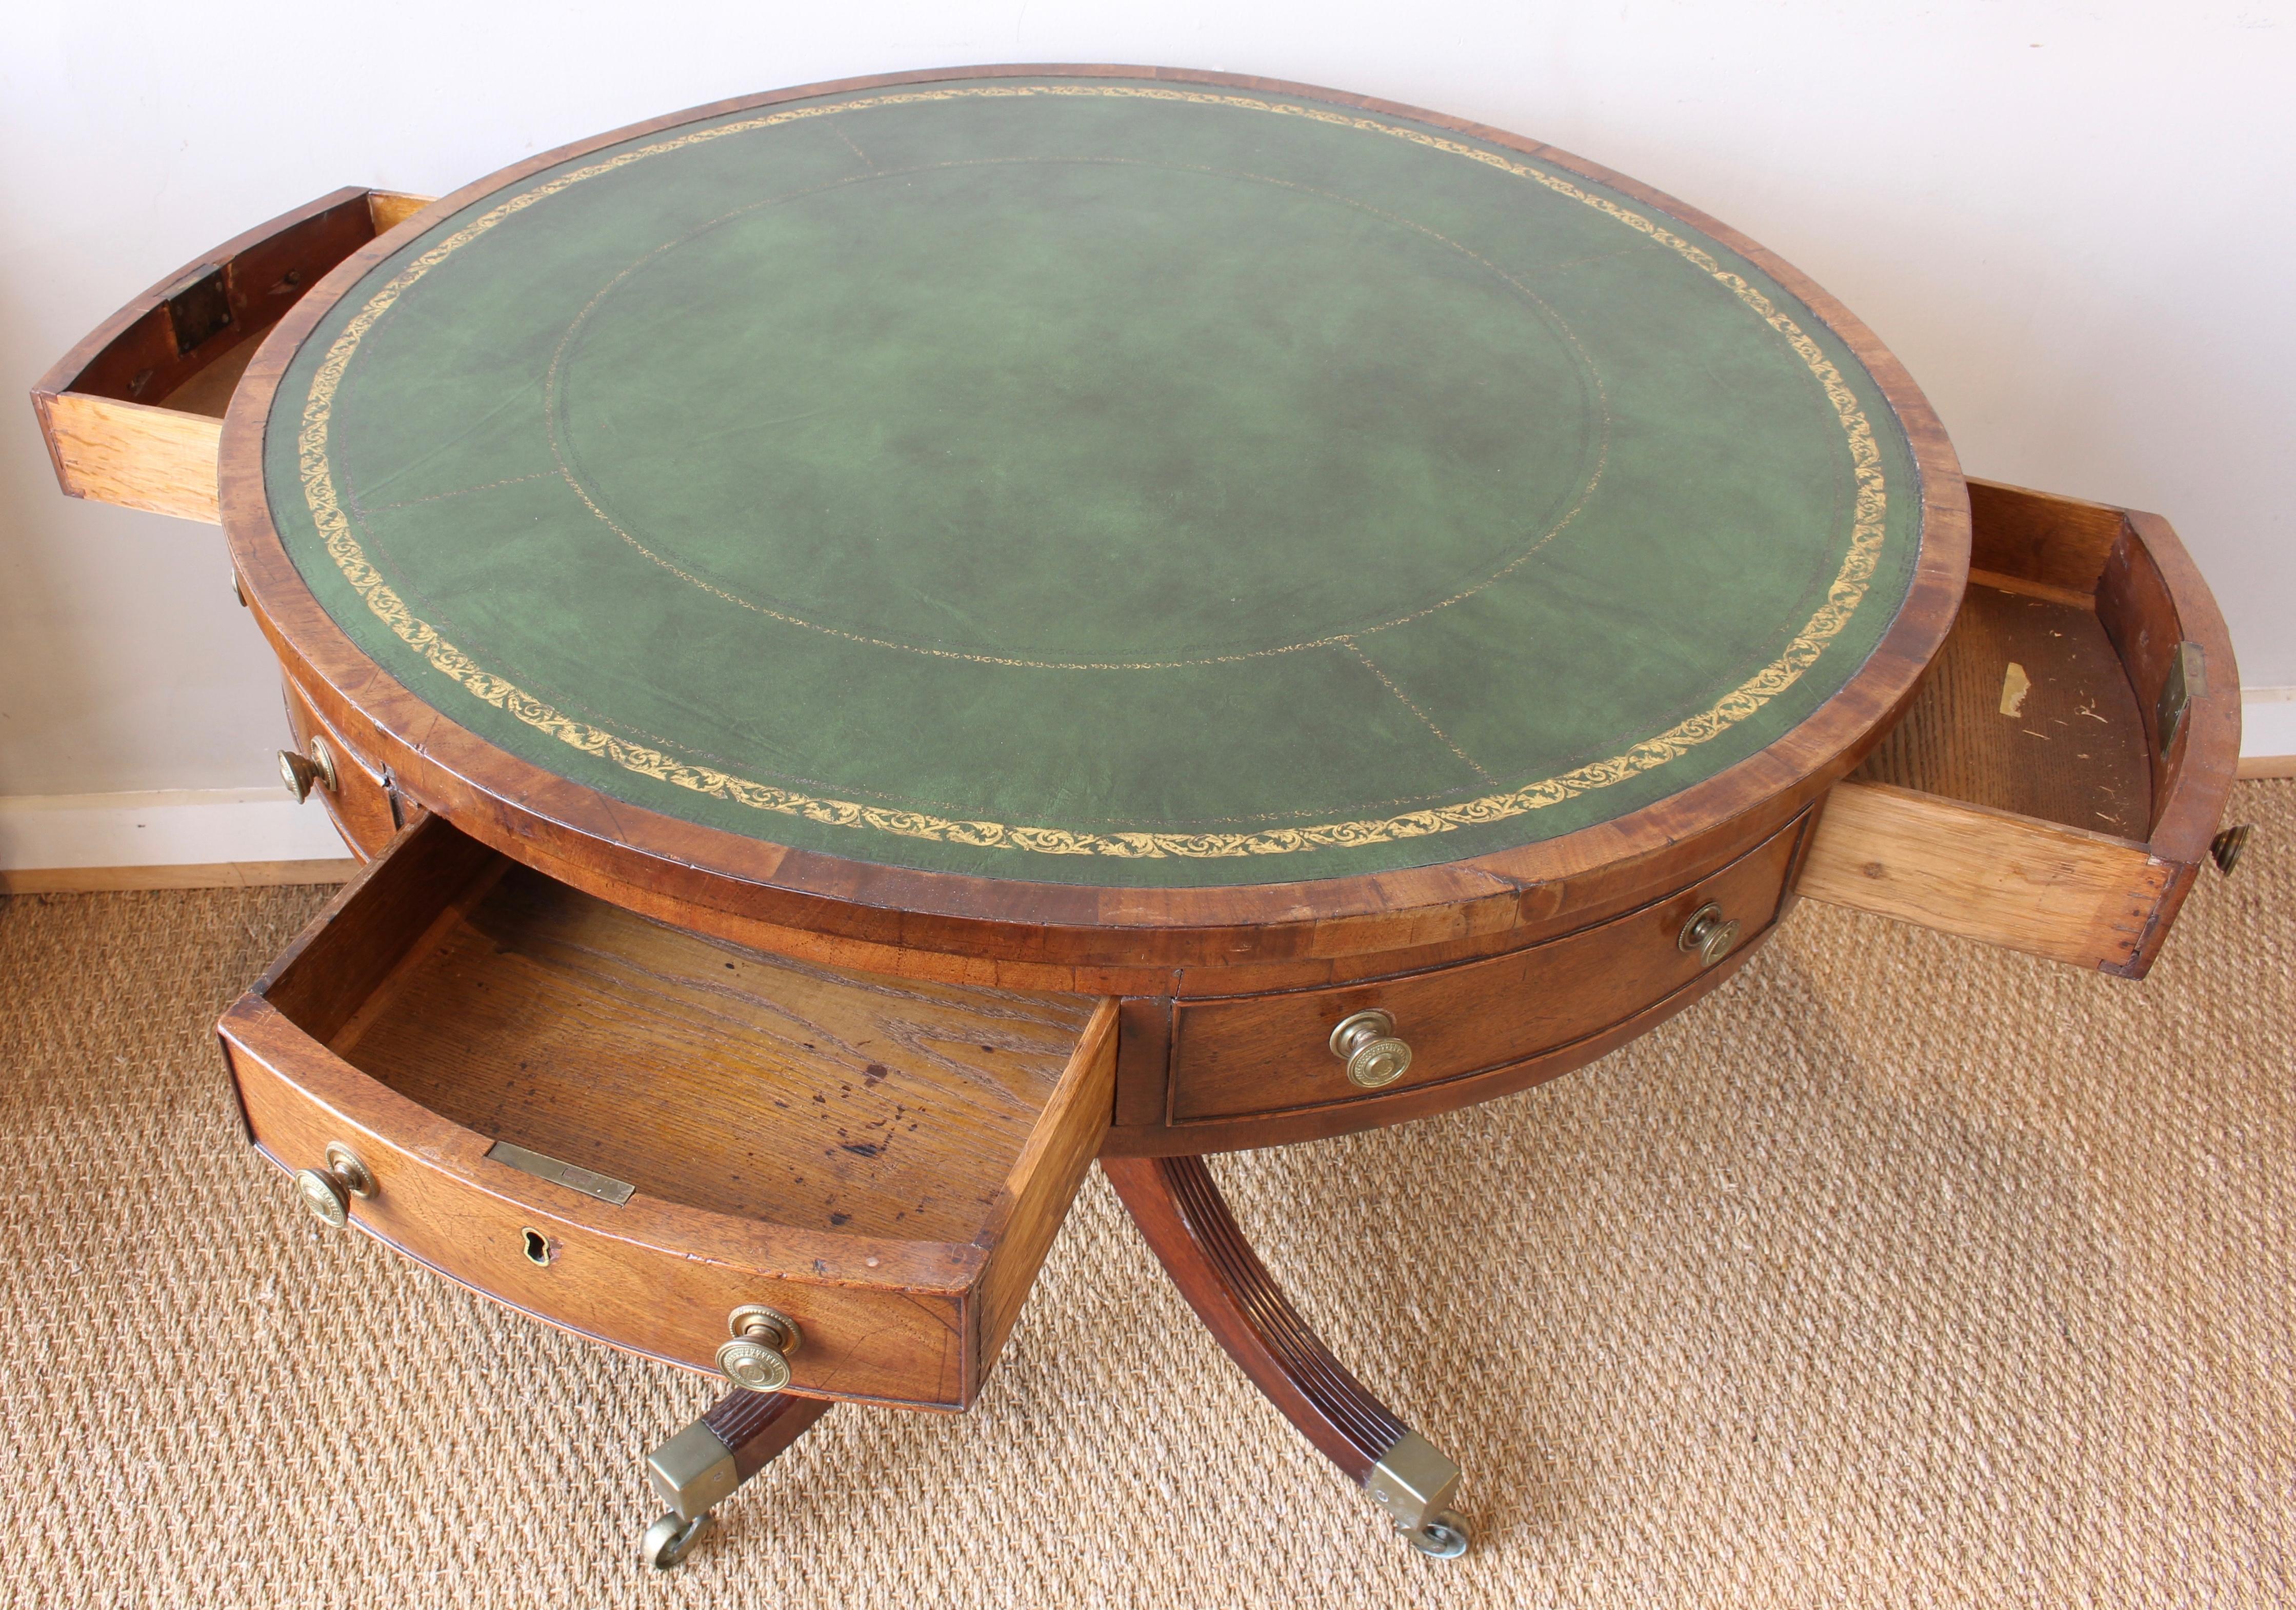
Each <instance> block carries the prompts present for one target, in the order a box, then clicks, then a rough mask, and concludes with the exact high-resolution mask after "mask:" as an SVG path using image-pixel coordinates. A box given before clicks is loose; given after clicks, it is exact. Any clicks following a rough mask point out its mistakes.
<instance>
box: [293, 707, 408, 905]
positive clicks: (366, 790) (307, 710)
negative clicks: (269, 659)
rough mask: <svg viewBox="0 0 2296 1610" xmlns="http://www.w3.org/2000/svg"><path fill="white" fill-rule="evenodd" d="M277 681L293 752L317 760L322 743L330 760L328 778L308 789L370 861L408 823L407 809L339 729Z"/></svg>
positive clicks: (353, 846)
mask: <svg viewBox="0 0 2296 1610" xmlns="http://www.w3.org/2000/svg"><path fill="white" fill-rule="evenodd" d="M281 686H283V689H284V690H285V694H286V701H287V726H288V729H289V730H290V731H291V732H292V733H293V734H294V735H295V748H296V751H297V752H298V753H299V754H302V755H305V756H307V757H311V758H314V759H316V757H317V756H318V755H319V753H320V752H321V751H320V748H319V747H318V746H324V752H325V754H326V756H327V758H328V760H329V765H328V767H327V773H328V777H326V778H322V779H321V780H319V781H318V782H316V783H314V784H312V788H311V792H312V793H315V794H316V795H317V796H318V798H319V800H320V801H321V802H322V803H323V804H324V805H325V806H326V808H327V814H328V815H329V816H330V817H333V818H334V824H335V831H336V832H337V833H340V834H342V835H343V842H344V843H346V844H348V845H349V846H350V847H351V850H352V851H353V852H354V853H355V854H357V857H358V858H359V859H360V860H362V861H367V860H373V858H375V857H376V856H377V855H380V854H381V852H382V849H383V846H384V845H386V844H388V843H389V842H390V841H391V839H392V837H393V836H394V835H396V834H398V830H399V829H400V828H402V827H404V826H406V821H405V820H404V819H403V818H404V817H405V816H406V814H407V811H406V808H405V807H404V806H403V805H402V804H401V802H400V801H399V799H398V795H397V794H396V793H394V792H393V791H392V789H391V786H390V782H389V778H387V777H385V776H382V775H381V773H380V772H377V771H375V770H373V769H372V768H369V767H368V765H367V763H366V761H365V760H363V759H362V758H360V755H359V752H358V751H357V749H355V748H353V747H352V746H351V744H350V743H348V742H347V741H346V740H345V739H344V737H343V735H342V734H341V733H340V732H339V731H337V730H336V729H335V727H333V726H332V725H331V724H330V723H329V722H328V721H327V720H326V719H325V718H324V717H322V716H321V715H320V714H319V713H318V712H317V711H315V710H313V709H312V708H311V705H310V702H309V701H308V700H307V699H305V698H304V697H303V694H302V691H301V690H300V689H299V688H298V687H297V686H295V684H294V683H293V682H291V681H285V680H283V681H282V684H281ZM328 778H332V780H328Z"/></svg>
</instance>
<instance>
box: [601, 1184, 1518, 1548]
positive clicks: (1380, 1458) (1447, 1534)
mask: <svg viewBox="0 0 2296 1610" xmlns="http://www.w3.org/2000/svg"><path fill="white" fill-rule="evenodd" d="M1100 1166H1101V1169H1102V1171H1103V1172H1104V1173H1106V1174H1107V1176H1108V1179H1109V1183H1110V1184H1111V1185H1113V1186H1114V1187H1116V1194H1117V1195H1118V1197H1119V1198H1120V1199H1121V1200H1122V1202H1123V1203H1124V1206H1125V1209H1126V1211H1127V1212H1129V1213H1130V1214H1131V1215H1132V1221H1133V1223H1135V1224H1136V1225H1137V1226H1138V1227H1139V1228H1140V1233H1141V1235H1142V1236H1144V1238H1145V1239H1146V1240H1147V1243H1148V1245H1149V1247H1150V1249H1151V1250H1152V1251H1153V1252H1154V1253H1155V1254H1156V1257H1157V1261H1159V1262H1160V1263H1162V1264H1163V1266H1164V1272H1165V1273H1166V1274H1168V1275H1169V1276H1170V1277H1172V1282H1173V1284H1174V1285H1176V1286H1178V1287H1179V1288H1180V1294H1181V1295H1183V1296H1185V1298H1187V1300H1188V1305H1189V1306H1190V1307H1192V1308H1193V1309H1194V1310H1196V1317H1197V1318H1200V1319H1201V1320H1202V1321H1203V1322H1204V1325H1205V1327H1207V1328H1208V1329H1210V1332H1211V1333H1212V1335H1214V1336H1216V1337H1217V1338H1218V1340H1219V1344H1220V1345H1221V1346H1222V1347H1224V1348H1226V1349H1227V1353H1228V1357H1230V1358H1231V1359H1234V1360H1235V1361H1236V1363H1237V1364H1239V1365H1241V1366H1242V1368H1243V1373H1244V1374H1245V1375H1247V1376H1251V1381H1252V1384H1254V1385H1256V1386H1258V1387H1259V1390H1260V1391H1261V1392H1263V1393H1264V1394H1266V1396H1267V1400H1268V1401H1269V1402H1271V1403H1273V1404H1275V1407H1276V1408H1278V1409H1282V1410H1283V1414H1284V1417H1286V1418H1287V1419H1289V1420H1290V1421H1291V1422H1292V1425H1296V1426H1298V1427H1299V1428H1300V1434H1301V1435H1303V1436H1305V1437H1306V1438H1307V1439H1308V1441H1309V1442H1312V1443H1314V1444H1315V1445H1316V1450H1317V1451H1319V1452H1321V1453H1322V1454H1323V1455H1324V1458H1328V1459H1330V1460H1331V1461H1332V1463H1333V1464H1334V1465H1336V1466H1339V1467H1340V1469H1341V1472H1342V1473H1343V1474H1345V1475H1346V1476H1347V1478H1348V1479H1349V1481H1351V1482H1353V1483H1356V1484H1357V1486H1359V1487H1361V1488H1362V1489H1363V1490H1364V1492H1365V1496H1366V1497H1368V1498H1369V1499H1371V1501H1372V1502H1373V1503H1374V1504H1376V1505H1378V1506H1379V1507H1380V1508H1381V1509H1382V1510H1383V1511H1385V1512H1386V1514H1387V1515H1388V1516H1389V1517H1390V1519H1392V1520H1393V1521H1394V1523H1395V1527H1396V1530H1397V1531H1398V1532H1401V1533H1402V1534H1403V1537H1404V1540H1406V1542H1408V1543H1409V1544H1410V1545H1411V1546H1412V1547H1413V1548H1416V1549H1418V1550H1419V1551H1420V1552H1422V1553H1423V1554H1429V1555H1432V1556H1434V1557H1437V1558H1439V1559H1456V1558H1457V1557H1459V1556H1460V1555H1463V1554H1464V1553H1465V1552H1466V1551H1467V1547H1468V1545H1469V1543H1470V1542H1471V1541H1472V1533H1471V1532H1470V1531H1469V1529H1468V1526H1467V1524H1466V1522H1465V1521H1464V1520H1462V1519H1461V1518H1460V1517H1459V1516H1456V1515H1455V1514H1454V1513H1452V1511H1451V1508H1450V1504H1451V1499H1452V1496H1453V1494H1454V1493H1455V1491H1456V1490H1457V1487H1458V1484H1459V1467H1458V1466H1457V1465H1456V1464H1454V1463H1453V1462H1452V1461H1451V1460H1450V1459H1448V1458H1446V1457H1445V1456H1444V1455H1443V1454H1441V1453H1439V1452H1438V1451H1437V1450H1436V1449H1435V1448H1434V1447H1433V1446H1432V1445H1431V1443H1429V1442H1428V1441H1427V1440H1426V1439H1425V1438H1424V1437H1423V1436H1421V1435H1420V1434H1419V1433H1417V1432H1415V1431H1414V1430H1412V1429H1411V1427H1409V1426H1408V1425H1405V1424H1404V1423H1403V1422H1402V1421H1401V1420H1400V1419H1398V1418H1397V1417H1396V1416H1395V1414H1394V1412H1393V1411H1392V1410H1390V1409H1389V1408H1388V1407H1387V1405H1385V1404H1384V1403H1382V1402H1381V1401H1379V1400H1378V1399H1377V1398H1375V1397H1374V1396H1373V1395H1372V1394H1371V1392H1370V1391H1369V1390H1368V1389H1366V1388H1365V1385H1364V1384H1363V1383H1362V1382H1360V1381H1358V1380H1357V1379H1356V1378H1355V1376H1353V1375H1351V1374H1349V1371H1348V1369H1347V1367H1346V1366H1344V1365H1342V1364H1341V1362H1340V1361H1339V1360H1338V1359H1335V1358H1333V1356H1332V1351H1331V1350H1330V1349H1329V1348H1327V1347H1325V1346H1324V1343H1323V1340H1322V1338H1320V1337H1318V1336H1317V1335H1316V1333H1315V1332H1314V1331H1313V1330H1312V1329H1310V1328H1309V1327H1308V1322H1307V1321H1306V1320H1305V1319H1303V1318H1300V1311H1299V1310H1297V1309H1295V1308H1293V1307H1292V1303H1291V1302H1290V1300H1289V1299H1287V1298H1286V1297H1285V1296H1284V1295H1283V1291H1282V1290H1281V1289H1280V1288H1279V1287H1278V1286H1276V1284H1275V1279H1274V1277H1271V1276H1270V1275H1269V1274H1268V1272H1267V1265H1265V1264H1263V1263H1262V1262H1260V1261H1259V1254H1257V1253H1254V1252H1253V1251H1252V1250H1251V1244H1250V1243H1249V1242H1247V1241H1245V1239H1244V1238H1243V1232H1242V1229H1241V1228H1238V1227H1237V1225H1236V1222H1235V1216H1234V1214H1233V1213H1231V1212H1228V1206H1227V1201H1226V1198H1225V1197H1223V1196H1222V1195H1220V1193H1219V1187H1218V1185H1216V1184H1214V1183H1213V1181H1212V1176H1211V1171H1210V1169H1209V1168H1207V1167H1206V1166H1205V1164H1204V1160H1203V1159H1202V1158H1201V1157H1104V1158H1103V1159H1102V1160H1101V1165H1100ZM829 1408H830V1405H829V1403H828V1402H827V1401H824V1400H820V1399H814V1398H798V1397H791V1396H789V1395H787V1394H785V1393H781V1392H770V1393H768V1392H740V1391H736V1392H730V1393H728V1394H727V1395H726V1397H724V1398H722V1399H720V1400H719V1401H717V1403H716V1404H714V1405H713V1406H712V1407H711V1408H710V1409H709V1412H708V1413H706V1414H704V1415H703V1416H702V1417H701V1419H699V1420H697V1421H695V1422H694V1423H693V1425H689V1426H687V1427H686V1428H685V1430H684V1431H681V1432H679V1433H677V1434H676V1436H674V1437H672V1438H670V1439H669V1441H668V1442H664V1443H663V1444H662V1445H661V1446H660V1447H659V1448H657V1449H655V1450H653V1452H652V1454H650V1455H649V1456H647V1459H646V1466H647V1472H648V1474H651V1475H652V1478H653V1483H654V1485H655V1487H656V1488H657V1489H658V1490H659V1491H660V1492H661V1494H662V1496H663V1497H664V1498H665V1499H668V1500H669V1503H670V1508H669V1510H668V1513H666V1514H664V1515H663V1516H661V1517H660V1519H659V1520H657V1521H655V1522H654V1524H652V1526H650V1527H648V1528H647V1529H646V1534H645V1540H644V1544H643V1545H642V1548H641V1552H642V1553H643V1554H644V1557H645V1559H646V1561H647V1563H648V1564H650V1565H653V1566H654V1567H656V1568H657V1569H659V1570H664V1571H667V1570H668V1569H670V1568H671V1567H673V1566H675V1565H678V1564H680V1563H681V1562H682V1561H683V1560H684V1559H685V1556H686V1553H687V1551H688V1550H690V1549H691V1548H693V1546H694V1545H695V1544H696V1543H698V1542H700V1541H701V1539H702V1538H703V1536H705V1535H706V1534H707V1533H708V1532H709V1527H710V1524H711V1521H710V1512H711V1509H712V1507H714V1506H716V1505H717V1504H719V1503H722V1502H723V1501H724V1500H725V1499H728V1498H730V1497H732V1496H733V1494H734V1491H735V1490H736V1489H738V1488H739V1487H740V1486H741V1485H742V1483H744V1482H747V1481H748V1480H749V1479H750V1477H751V1476H753V1475H755V1474H758V1472H759V1471H760V1470H763V1469H764V1468H765V1467H766V1466H767V1465H768V1464H770V1463H772V1462H773V1460H774V1459H775V1458H777V1457H779V1455H780V1454H781V1453H782V1451H783V1450H785V1449H787V1448H788V1447H789V1446H790V1445H791V1443H793V1442H796V1441H797V1440H798V1438H799V1437H800V1436H802V1435H804V1434H805V1433H806V1431H807V1430H808V1428H809V1427H810V1426H811V1425H813V1423H814V1422H815V1421H816V1420H817V1419H819V1418H820V1417H822V1416H823V1415H824V1413H826V1412H827V1411H828V1409H829Z"/></svg>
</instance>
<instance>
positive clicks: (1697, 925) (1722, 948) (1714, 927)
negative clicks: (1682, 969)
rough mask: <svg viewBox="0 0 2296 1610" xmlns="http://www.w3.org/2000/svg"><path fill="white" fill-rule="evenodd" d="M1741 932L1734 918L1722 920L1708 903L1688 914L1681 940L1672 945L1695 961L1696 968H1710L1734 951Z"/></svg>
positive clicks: (1720, 915)
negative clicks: (1698, 966) (1679, 948)
mask: <svg viewBox="0 0 2296 1610" xmlns="http://www.w3.org/2000/svg"><path fill="white" fill-rule="evenodd" d="M1741 932H1743V929H1742V928H1741V927H1740V926H1739V924H1738V919H1737V918H1736V917H1734V916H1731V917H1726V916H1723V915H1722V908H1721V907H1719V906H1718V905H1716V904H1715V903H1714V902H1713V901H1712V900H1709V901H1707V902H1706V904H1704V905H1703V906H1701V907H1700V908H1698V909H1697V910H1695V911H1693V912H1692V913H1691V914H1690V920H1689V921H1688V922H1686V923H1685V924H1683V925H1682V938H1681V939H1680V940H1678V941H1676V942H1677V943H1678V944H1679V945H1680V946H1681V947H1682V948H1683V949H1684V950H1685V951H1686V952H1687V953H1689V954H1690V955H1692V956H1694V957H1697V958H1698V965H1700V966H1702V967H1710V966H1712V965H1714V964H1715V963H1717V962H1718V961H1720V960H1721V959H1722V958H1723V957H1726V956H1727V955H1729V954H1730V952H1731V951H1732V950H1733V949H1735V948H1736V946H1737V943H1738V935H1739V934H1740V933H1741Z"/></svg>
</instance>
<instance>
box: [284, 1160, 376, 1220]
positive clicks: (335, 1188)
mask: <svg viewBox="0 0 2296 1610" xmlns="http://www.w3.org/2000/svg"><path fill="white" fill-rule="evenodd" d="M295 1194H296V1195H298V1196H300V1197H301V1198H302V1199H303V1205H304V1206H305V1207H307V1208H309V1209H310V1210H311V1216H312V1217H313V1218H315V1219H316V1220H318V1221H319V1222H320V1223H321V1224H324V1225H325V1226H326V1227H327V1228H329V1229H331V1230H339V1229H340V1228H343V1226H345V1225H346V1224H348V1223H349V1222H350V1220H351V1198H352V1197H354V1196H372V1195H374V1176H373V1174H371V1173H369V1172H367V1167H366V1164H365V1163H363V1162H360V1161H359V1160H358V1154H357V1153H356V1152H354V1151H352V1150H351V1149H350V1147H348V1146H345V1145H344V1144H343V1143H342V1142H341V1141H340V1140H335V1141H330V1142H329V1143H328V1144H327V1166H326V1167H325V1168H324V1169H299V1170H297V1171H296V1174H295Z"/></svg>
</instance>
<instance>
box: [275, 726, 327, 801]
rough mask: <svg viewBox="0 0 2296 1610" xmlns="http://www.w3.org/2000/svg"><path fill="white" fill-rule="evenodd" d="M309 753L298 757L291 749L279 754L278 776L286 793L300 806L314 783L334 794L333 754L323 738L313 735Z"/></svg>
mask: <svg viewBox="0 0 2296 1610" xmlns="http://www.w3.org/2000/svg"><path fill="white" fill-rule="evenodd" d="M310 747H311V752H310V753H309V754H307V755H299V754H297V753H296V752H294V751H293V750H291V749H283V750H281V751H280V752H279V776H280V777H281V778H282V779H283V781H284V782H285V783H286V784H287V792H288V793H291V794H293V795H294V796H295V802H296V803H297V804H301V803H302V802H303V801H305V800H307V799H309V798H310V797H311V785H312V784H314V783H316V784H318V785H319V786H320V787H322V788H324V789H325V790H326V791H327V792H328V793H334V792H335V752H334V751H333V750H332V749H329V748H328V747H327V741H326V740H325V739H324V738H322V737H319V736H317V735H313V737H312V739H311V745H310Z"/></svg>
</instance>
